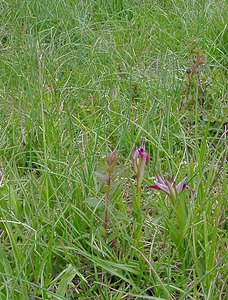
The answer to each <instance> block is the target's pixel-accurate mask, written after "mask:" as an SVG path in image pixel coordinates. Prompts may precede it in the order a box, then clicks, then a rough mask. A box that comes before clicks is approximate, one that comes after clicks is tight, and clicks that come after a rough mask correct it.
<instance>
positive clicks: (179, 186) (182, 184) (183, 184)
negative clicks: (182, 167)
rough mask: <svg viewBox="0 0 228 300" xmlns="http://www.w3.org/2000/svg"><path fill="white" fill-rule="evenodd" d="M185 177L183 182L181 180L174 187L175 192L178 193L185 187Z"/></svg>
mask: <svg viewBox="0 0 228 300" xmlns="http://www.w3.org/2000/svg"><path fill="white" fill-rule="evenodd" d="M186 179H187V177H185V178H184V179H183V180H181V182H180V183H178V185H177V186H176V189H177V192H178V193H180V192H181V191H182V190H183V189H184V188H185V187H186V185H185V181H186Z"/></svg>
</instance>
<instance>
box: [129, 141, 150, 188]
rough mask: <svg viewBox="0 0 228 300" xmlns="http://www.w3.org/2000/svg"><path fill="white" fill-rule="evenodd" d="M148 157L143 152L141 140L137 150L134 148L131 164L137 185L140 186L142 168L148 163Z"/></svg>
mask: <svg viewBox="0 0 228 300" xmlns="http://www.w3.org/2000/svg"><path fill="white" fill-rule="evenodd" d="M149 160H150V158H149V155H148V153H147V152H146V150H145V141H144V140H142V141H141V144H140V147H139V148H136V147H135V148H134V150H133V153H132V162H133V168H134V171H135V174H136V179H137V182H138V184H140V185H141V183H142V178H143V173H144V166H145V164H148V163H149Z"/></svg>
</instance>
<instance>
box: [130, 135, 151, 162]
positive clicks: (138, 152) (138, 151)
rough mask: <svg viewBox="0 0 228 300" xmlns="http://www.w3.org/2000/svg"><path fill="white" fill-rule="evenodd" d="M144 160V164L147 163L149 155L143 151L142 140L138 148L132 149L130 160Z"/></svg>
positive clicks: (143, 143) (143, 142)
mask: <svg viewBox="0 0 228 300" xmlns="http://www.w3.org/2000/svg"><path fill="white" fill-rule="evenodd" d="M139 157H141V158H145V159H146V164H148V163H149V160H150V157H149V154H148V153H147V152H146V151H145V141H144V140H142V141H141V144H140V148H136V147H134V150H133V153H132V160H133V161H134V160H136V159H137V158H139Z"/></svg>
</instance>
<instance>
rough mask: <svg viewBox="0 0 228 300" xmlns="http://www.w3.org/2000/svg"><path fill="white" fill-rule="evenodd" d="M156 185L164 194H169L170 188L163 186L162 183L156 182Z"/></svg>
mask: <svg viewBox="0 0 228 300" xmlns="http://www.w3.org/2000/svg"><path fill="white" fill-rule="evenodd" d="M155 184H156V185H157V186H158V187H159V188H160V189H161V190H163V191H164V192H166V193H169V187H168V186H167V185H164V184H161V183H160V182H157V181H155Z"/></svg>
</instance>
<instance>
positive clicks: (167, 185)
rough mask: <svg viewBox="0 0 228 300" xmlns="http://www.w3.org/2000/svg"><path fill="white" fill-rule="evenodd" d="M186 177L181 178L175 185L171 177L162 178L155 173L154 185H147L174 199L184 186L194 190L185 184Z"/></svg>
mask: <svg viewBox="0 0 228 300" xmlns="http://www.w3.org/2000/svg"><path fill="white" fill-rule="evenodd" d="M186 179H187V177H185V178H184V179H183V180H181V182H180V183H178V184H177V185H175V183H174V181H173V180H172V179H171V180H164V179H163V178H162V177H161V176H159V175H158V174H156V180H155V182H154V183H155V185H151V186H149V188H151V189H155V190H161V191H164V192H165V193H166V194H167V195H168V196H169V197H170V198H171V199H173V198H174V199H175V198H176V197H177V196H178V195H179V193H180V192H181V191H182V190H183V189H185V188H186V189H188V190H190V191H191V192H192V193H194V190H193V189H192V188H191V187H190V186H188V185H187V184H185V181H186Z"/></svg>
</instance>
